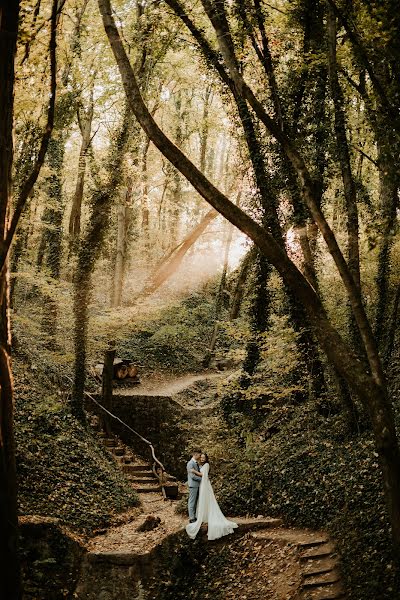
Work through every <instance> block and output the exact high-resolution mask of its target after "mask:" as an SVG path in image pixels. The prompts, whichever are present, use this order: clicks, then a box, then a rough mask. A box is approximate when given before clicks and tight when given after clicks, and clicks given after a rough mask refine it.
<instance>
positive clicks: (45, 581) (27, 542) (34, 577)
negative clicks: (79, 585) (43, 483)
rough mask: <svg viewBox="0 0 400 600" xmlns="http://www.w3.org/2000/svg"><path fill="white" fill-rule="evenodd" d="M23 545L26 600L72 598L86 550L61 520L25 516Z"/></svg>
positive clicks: (21, 541)
mask: <svg viewBox="0 0 400 600" xmlns="http://www.w3.org/2000/svg"><path fill="white" fill-rule="evenodd" d="M20 547H21V563H22V575H23V587H24V595H23V598H24V600H28V599H29V600H38V599H39V598H40V600H62V599H65V598H69V597H71V595H72V593H73V590H74V589H75V586H76V582H77V579H78V575H79V570H80V564H81V561H82V557H83V555H84V554H85V552H86V550H85V548H84V546H83V545H82V544H80V543H79V541H77V540H76V539H73V538H72V537H71V536H70V535H69V534H68V532H67V531H65V530H64V529H63V528H62V527H60V525H59V522H58V519H53V518H48V517H47V518H46V517H39V516H37V517H36V516H35V517H21V519H20Z"/></svg>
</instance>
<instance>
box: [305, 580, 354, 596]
mask: <svg viewBox="0 0 400 600" xmlns="http://www.w3.org/2000/svg"><path fill="white" fill-rule="evenodd" d="M344 598H345V593H344V591H343V588H342V586H341V585H340V583H335V584H331V585H329V586H326V587H323V588H318V587H317V588H314V589H311V590H308V592H307V600H344Z"/></svg>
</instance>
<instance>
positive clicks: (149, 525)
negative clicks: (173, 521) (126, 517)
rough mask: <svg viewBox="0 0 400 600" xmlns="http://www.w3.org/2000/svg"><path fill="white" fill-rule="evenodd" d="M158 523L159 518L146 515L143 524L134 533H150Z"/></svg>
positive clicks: (159, 521)
mask: <svg viewBox="0 0 400 600" xmlns="http://www.w3.org/2000/svg"><path fill="white" fill-rule="evenodd" d="M160 523H161V519H160V517H155V516H154V515H147V517H146V518H145V520H144V521H143V523H142V524H141V525H139V527H137V528H136V531H152V530H153V529H156V528H157V527H158V526H159V525H160Z"/></svg>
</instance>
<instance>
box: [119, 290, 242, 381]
mask: <svg viewBox="0 0 400 600" xmlns="http://www.w3.org/2000/svg"><path fill="white" fill-rule="evenodd" d="M212 292H213V286H209V287H208V286H207V287H205V288H204V289H203V290H200V291H199V292H197V293H193V294H192V295H190V296H188V297H187V298H185V299H184V300H183V301H182V302H180V303H179V304H177V305H175V306H172V307H169V308H166V309H164V310H162V311H160V313H159V314H157V315H156V316H154V317H153V318H149V319H148V320H146V321H145V323H143V324H142V325H138V326H137V327H136V329H135V332H134V334H133V335H132V334H129V333H128V332H125V336H126V337H125V338H124V339H121V340H119V342H118V346H117V348H118V350H117V353H118V355H120V356H122V357H124V356H126V357H127V358H132V359H133V360H135V361H137V362H138V363H139V364H141V365H143V366H144V367H145V369H146V372H149V371H153V370H157V371H172V372H179V373H184V372H189V371H197V370H199V369H201V368H202V361H203V358H204V354H205V352H206V349H207V347H208V344H209V340H210V336H211V332H212V328H213V325H214V318H215V314H214V311H215V308H214V296H213V294H212ZM218 343H219V347H221V348H222V347H223V348H226V347H229V346H230V345H231V344H232V341H230V340H229V338H228V337H227V336H226V334H224V333H222V334H221V336H220V338H219V340H218Z"/></svg>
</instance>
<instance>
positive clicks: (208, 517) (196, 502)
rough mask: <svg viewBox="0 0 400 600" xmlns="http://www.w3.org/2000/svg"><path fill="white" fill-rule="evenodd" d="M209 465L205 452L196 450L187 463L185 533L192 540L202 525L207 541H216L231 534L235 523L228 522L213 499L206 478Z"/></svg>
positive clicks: (210, 486) (209, 484)
mask: <svg viewBox="0 0 400 600" xmlns="http://www.w3.org/2000/svg"><path fill="white" fill-rule="evenodd" d="M209 470H210V463H209V461H208V456H207V454H206V453H205V452H202V451H201V450H200V449H198V448H196V449H195V450H193V455H192V458H191V459H190V460H189V462H188V463H187V473H188V486H189V501H188V509H189V525H186V531H187V534H188V536H189V537H190V538H192V539H194V538H195V537H196V535H197V533H198V531H199V529H200V527H201V525H202V523H208V535H207V537H208V539H209V540H216V539H218V538H221V537H222V536H224V535H228V534H229V533H233V530H234V529H235V528H236V527H237V523H234V522H233V521H228V519H226V518H225V517H224V515H223V514H222V511H221V509H220V507H219V505H218V502H217V501H216V499H215V496H214V491H213V489H212V485H211V483H210V480H209V478H208V473H209Z"/></svg>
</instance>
